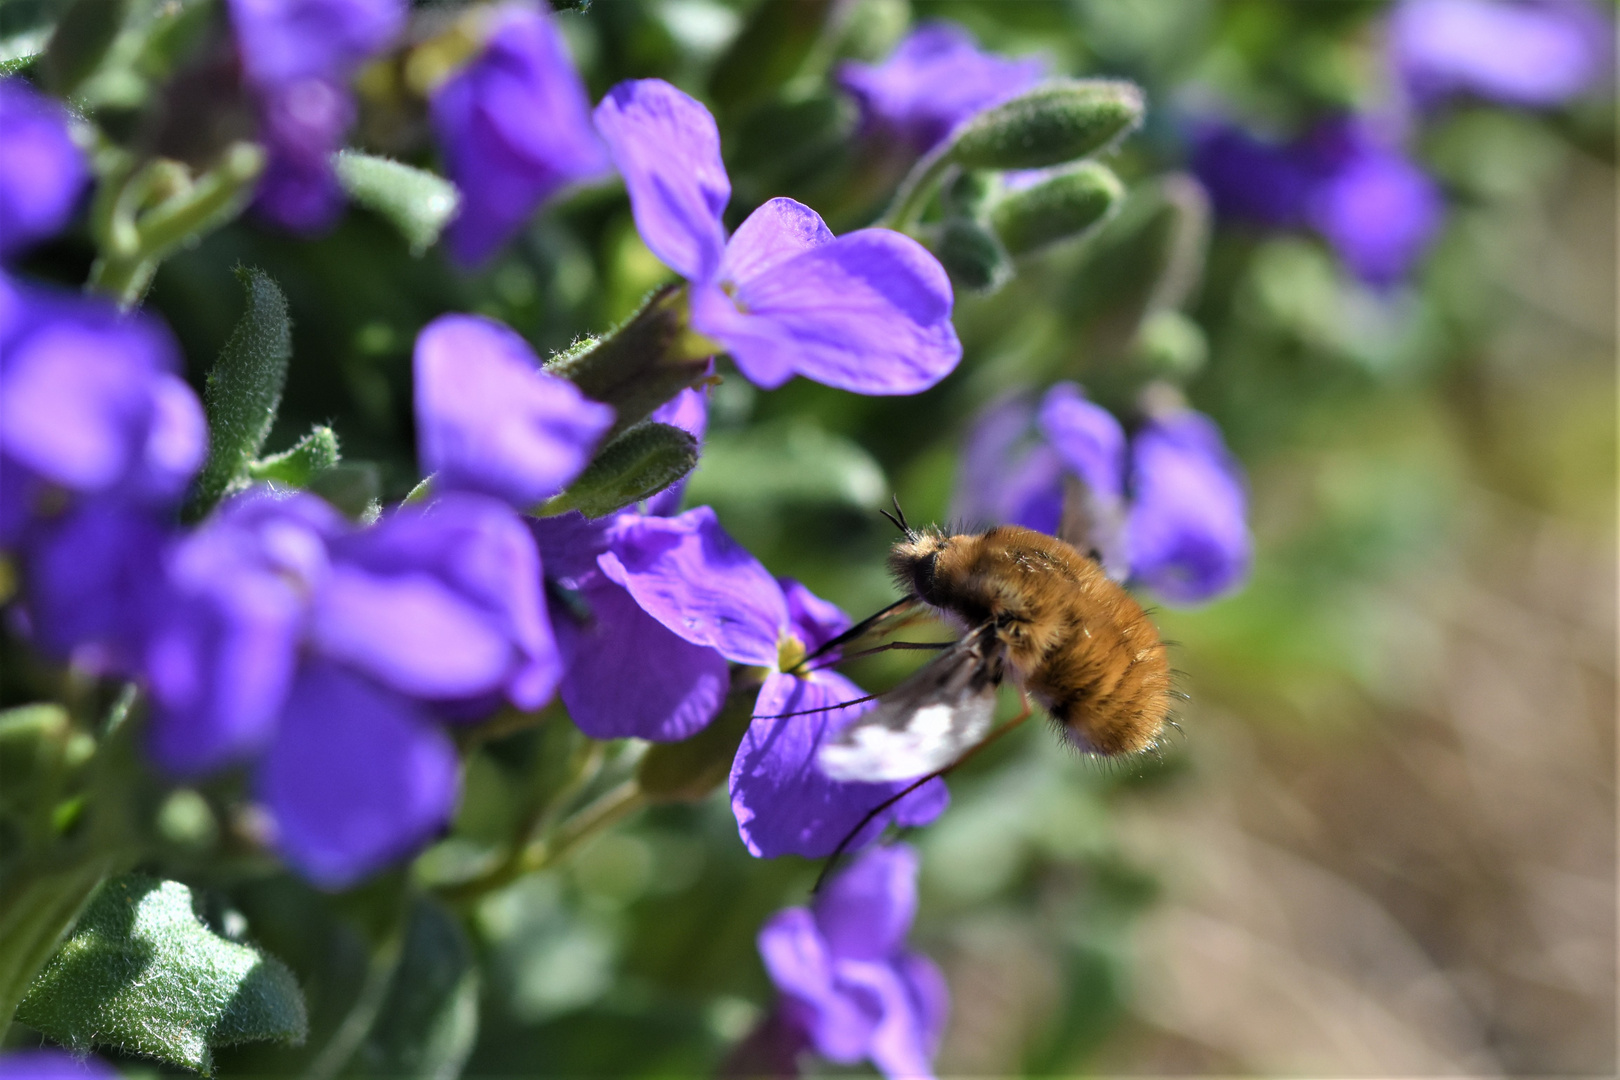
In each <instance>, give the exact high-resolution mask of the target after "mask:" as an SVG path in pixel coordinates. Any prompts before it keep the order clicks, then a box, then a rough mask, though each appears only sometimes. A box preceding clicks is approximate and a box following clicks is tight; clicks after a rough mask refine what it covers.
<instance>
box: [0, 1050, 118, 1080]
mask: <svg viewBox="0 0 1620 1080" xmlns="http://www.w3.org/2000/svg"><path fill="white" fill-rule="evenodd" d="M117 1078H118V1073H117V1072H116V1071H114V1069H113V1068H112V1066H110V1065H108V1064H107V1063H106V1062H104V1061H102V1060H101V1059H100V1058H94V1057H75V1056H74V1055H72V1054H70V1053H68V1052H67V1051H66V1050H52V1049H44V1048H42V1049H39V1050H13V1051H12V1052H11V1053H9V1054H6V1055H5V1056H3V1057H0V1080H117Z"/></svg>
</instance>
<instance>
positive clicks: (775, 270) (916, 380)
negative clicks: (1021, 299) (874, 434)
mask: <svg viewBox="0 0 1620 1080" xmlns="http://www.w3.org/2000/svg"><path fill="white" fill-rule="evenodd" d="M952 299H953V298H952V294H951V284H950V280H949V278H947V277H946V275H945V271H944V269H943V268H942V267H941V266H940V265H939V262H938V261H937V260H936V259H935V258H934V257H933V256H932V255H930V254H929V253H928V251H927V250H926V249H925V248H923V246H922V245H921V244H919V243H917V242H916V241H915V240H912V239H911V238H910V237H907V236H902V235H901V234H900V233H897V232H893V231H891V230H888V229H862V230H860V231H858V232H853V233H849V234H848V235H846V236H840V237H838V238H837V239H835V240H833V241H831V242H828V243H825V244H822V245H820V246H818V247H812V248H809V249H808V250H806V251H804V252H801V253H800V254H798V255H796V256H793V257H791V258H787V259H783V260H781V261H779V262H775V263H773V264H771V265H769V267H768V268H767V269H765V270H764V271H763V272H761V273H759V274H758V275H756V276H754V277H751V278H748V279H747V280H744V281H738V282H736V294H735V302H733V301H732V299H731V298H728V297H727V296H726V294H725V293H723V292H721V291H720V290H718V289H712V288H711V289H694V290H693V293H692V325H693V326H694V327H695V328H696V329H698V330H700V331H702V332H703V333H705V334H708V335H709V336H710V337H713V338H714V339H715V340H717V341H719V342H721V343H722V344H724V345H725V346H726V349H727V350H728V351H729V352H730V353H731V355H732V357H733V359H734V360H736V362H737V367H738V369H739V370H740V371H742V373H743V374H744V375H745V376H747V377H748V379H749V380H750V381H752V382H754V383H755V384H757V385H759V386H763V387H766V388H772V387H776V386H780V385H781V384H782V383H784V382H786V381H787V379H788V378H790V377H791V376H792V375H793V374H799V375H803V376H805V377H806V378H809V379H813V380H815V381H816V382H820V383H825V384H826V385H828V386H835V387H838V388H839V389H842V390H850V391H853V392H855V393H860V394H913V393H917V392H918V391H921V390H926V389H927V388H928V387H930V386H933V385H934V384H935V383H937V382H939V380H940V379H943V378H944V377H945V376H946V375H948V374H950V372H951V371H952V370H953V369H954V368H955V367H956V364H957V361H958V360H960V359H961V357H962V346H961V343H960V342H959V341H957V338H956V330H955V328H954V327H953V326H952V325H951V305H952Z"/></svg>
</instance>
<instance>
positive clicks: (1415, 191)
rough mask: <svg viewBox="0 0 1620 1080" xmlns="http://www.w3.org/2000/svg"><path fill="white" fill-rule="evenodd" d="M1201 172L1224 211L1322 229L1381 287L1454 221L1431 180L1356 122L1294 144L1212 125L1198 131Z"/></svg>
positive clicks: (1338, 122)
mask: <svg viewBox="0 0 1620 1080" xmlns="http://www.w3.org/2000/svg"><path fill="white" fill-rule="evenodd" d="M1193 168H1194V171H1196V172H1197V174H1198V177H1199V179H1200V180H1201V181H1203V183H1204V186H1205V187H1206V188H1207V189H1208V190H1209V193H1210V196H1211V199H1212V200H1213V202H1214V204H1215V209H1216V212H1217V213H1218V214H1221V215H1223V216H1225V217H1229V218H1232V219H1235V220H1240V221H1250V222H1254V223H1256V224H1260V225H1264V226H1268V227H1272V228H1311V229H1314V230H1315V231H1317V232H1318V233H1320V234H1321V235H1322V236H1323V237H1324V238H1325V239H1326V240H1327V241H1328V242H1329V243H1330V244H1332V245H1333V247H1334V249H1335V250H1336V251H1337V252H1338V253H1339V256H1340V257H1341V258H1342V259H1343V260H1344V262H1345V265H1346V266H1348V267H1349V269H1350V270H1351V271H1352V272H1353V273H1354V274H1355V275H1356V276H1357V277H1359V278H1361V279H1362V280H1363V281H1365V282H1367V283H1369V284H1372V285H1380V286H1384V285H1391V284H1394V283H1396V282H1399V281H1400V280H1402V279H1403V278H1405V277H1406V276H1407V274H1409V273H1410V272H1411V269H1412V267H1413V266H1415V265H1416V264H1417V262H1418V261H1419V260H1420V259H1421V258H1422V257H1423V255H1424V254H1425V253H1426V252H1427V251H1428V249H1429V246H1430V245H1431V244H1432V243H1433V241H1434V238H1435V236H1436V234H1437V233H1438V232H1439V229H1440V225H1441V223H1442V221H1443V219H1444V216H1445V203H1444V200H1443V198H1442V197H1441V194H1440V189H1439V187H1438V186H1437V185H1436V184H1435V182H1434V181H1433V180H1432V179H1431V178H1430V177H1429V176H1428V174H1426V173H1425V172H1424V171H1423V170H1422V169H1421V168H1419V167H1418V166H1417V165H1416V164H1415V163H1413V162H1412V160H1411V159H1410V158H1408V157H1406V156H1405V155H1404V154H1403V153H1401V152H1400V150H1398V149H1397V148H1395V147H1394V146H1393V145H1391V144H1390V143H1389V142H1388V141H1387V140H1385V139H1383V138H1381V137H1380V136H1379V134H1378V133H1377V132H1376V131H1375V130H1374V129H1373V127H1372V126H1371V125H1370V124H1368V123H1366V122H1364V121H1360V120H1357V119H1354V118H1347V117H1341V118H1338V119H1334V120H1329V121H1326V122H1324V123H1322V124H1320V125H1318V126H1317V127H1316V128H1315V129H1314V130H1312V131H1311V132H1310V134H1309V135H1307V136H1306V137H1304V138H1302V139H1299V140H1296V141H1294V142H1290V143H1274V142H1268V141H1266V140H1264V139H1261V138H1258V137H1256V136H1253V135H1251V134H1249V133H1248V132H1246V131H1243V130H1242V129H1240V128H1237V127H1234V126H1231V125H1228V124H1224V123H1209V124H1205V125H1204V126H1203V127H1202V128H1201V129H1200V130H1199V131H1197V132H1196V133H1195V135H1194V140H1193Z"/></svg>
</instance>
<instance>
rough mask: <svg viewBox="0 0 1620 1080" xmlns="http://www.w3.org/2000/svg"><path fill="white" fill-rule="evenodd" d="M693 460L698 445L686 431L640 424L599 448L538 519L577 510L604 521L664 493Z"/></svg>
mask: <svg viewBox="0 0 1620 1080" xmlns="http://www.w3.org/2000/svg"><path fill="white" fill-rule="evenodd" d="M697 460H698V441H697V439H695V438H693V437H692V435H691V433H690V432H686V431H682V430H681V429H680V428H678V427H675V426H673V425H671V424H658V423H647V424H638V425H637V426H635V427H633V428H631V429H630V430H629V431H626V432H625V433H624V434H623V435H620V436H619V437H618V438H617V439H614V440H613V441H612V442H610V443H608V444H607V446H605V447H603V448H602V450H601V451H599V452H598V453H597V455H596V457H595V459H594V460H592V462H591V463H590V464H589V465H587V466H586V467H585V471H584V472H583V473H581V474H580V475H579V479H577V480H575V481H574V482H573V483H572V484H570V485H568V489H567V490H566V491H564V492H563V493H562V494H561V495H558V496H557V497H556V498H553V499H548V500H547V501H546V503H545V504H544V506H542V507H541V509H540V514H541V516H543V517H549V516H551V515H553V514H562V513H566V512H568V511H569V510H578V511H580V512H581V513H582V514H584V515H585V516H586V517H588V518H599V517H606V516H607V515H609V514H611V513H613V512H614V511H615V510H622V509H624V508H625V507H626V506H629V505H631V504H632V503H636V502H640V501H641V500H642V499H645V498H649V497H650V496H653V495H656V494H658V493H659V492H660V491H663V490H664V489H665V488H667V487H669V486H670V485H671V484H673V483H675V482H676V481H677V480H679V479H680V478H681V477H683V476H685V475H686V474H687V473H689V472H691V471H692V467H693V466H695V465H696V464H697Z"/></svg>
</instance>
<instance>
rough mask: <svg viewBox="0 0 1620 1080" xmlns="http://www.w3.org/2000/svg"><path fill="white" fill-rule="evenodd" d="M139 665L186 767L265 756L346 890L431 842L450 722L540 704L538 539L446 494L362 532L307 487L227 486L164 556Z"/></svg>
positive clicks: (305, 845)
mask: <svg viewBox="0 0 1620 1080" xmlns="http://www.w3.org/2000/svg"><path fill="white" fill-rule="evenodd" d="M163 569H164V575H163V576H164V581H165V586H166V587H165V589H164V592H163V593H162V594H161V595H160V596H159V597H158V598H157V599H158V604H157V605H156V606H155V609H154V610H153V611H152V612H151V614H150V615H149V620H150V629H149V630H148V631H147V634H146V638H147V642H146V652H145V656H144V658H143V664H142V668H143V671H144V672H145V681H146V683H147V686H148V689H149V691H150V693H151V698H152V716H151V731H150V748H151V751H152V754H153V756H154V757H155V758H156V760H157V762H158V763H159V765H161V766H162V767H164V768H165V769H166V770H167V771H169V772H171V773H173V774H176V775H182V776H184V775H197V774H201V773H205V772H209V771H212V770H214V769H217V768H219V767H221V766H223V765H226V764H229V763H232V762H236V761H241V760H244V759H246V760H252V761H255V762H256V769H255V775H256V778H257V780H256V786H257V790H258V793H259V795H260V797H261V798H262V799H263V800H264V802H265V805H266V806H267V807H268V808H269V810H270V813H271V815H272V817H273V819H274V821H275V825H276V844H277V846H278V847H279V849H280V850H281V852H282V854H283V856H284V857H285V858H286V859H287V860H288V861H289V862H291V863H292V864H293V865H294V866H296V867H297V868H298V869H300V870H301V871H302V872H303V873H304V874H305V875H306V876H308V877H309V878H311V879H312V880H313V881H315V882H316V883H318V884H321V885H325V886H329V887H340V886H343V885H346V884H349V883H351V882H353V881H355V880H358V879H359V878H360V877H363V876H364V875H366V874H368V873H370V872H372V871H374V870H376V869H378V868H380V867H382V866H384V865H386V864H387V863H389V862H391V861H393V860H394V859H396V858H398V857H400V856H401V855H404V854H406V853H408V852H409V851H411V850H413V849H414V848H416V847H417V846H419V845H420V844H421V843H422V842H423V841H425V840H426V839H427V838H428V837H430V836H431V835H432V834H433V833H434V832H436V831H437V830H438V829H439V828H441V827H442V826H443V825H444V824H445V823H446V822H447V821H448V820H449V817H450V813H451V812H452V810H453V809H454V807H455V801H456V796H457V792H458V781H457V762H456V755H455V751H454V748H453V746H452V745H451V743H450V741H449V739H448V738H447V737H446V735H445V734H444V733H443V731H442V730H441V727H440V721H442V720H444V719H449V718H458V717H461V716H464V715H466V714H467V713H468V712H469V706H471V707H472V710H473V711H478V710H481V711H482V712H487V711H488V710H489V708H491V707H493V705H494V704H495V703H497V702H499V701H500V700H503V699H504V700H507V701H511V702H512V703H513V704H515V705H518V706H519V707H522V708H537V707H539V706H540V705H542V704H544V703H545V701H546V700H548V699H549V698H550V696H551V695H552V693H553V691H554V690H555V687H556V684H557V681H558V679H559V678H560V675H561V665H560V661H559V659H558V656H557V650H556V646H555V643H554V641H553V639H552V637H551V632H550V624H549V622H548V620H547V618H546V612H545V603H544V598H543V596H542V594H541V590H540V562H539V556H538V553H537V550H536V548H535V545H534V541H533V538H532V537H531V536H530V535H529V532H528V530H527V529H526V528H525V526H524V525H523V522H522V521H521V519H520V518H519V517H518V516H517V514H516V513H514V512H513V511H512V510H511V508H510V507H508V506H506V505H505V504H504V503H501V502H499V501H497V500H495V499H490V498H487V497H485V496H481V495H474V494H469V493H458V492H452V493H448V494H445V495H442V496H440V497H439V498H438V499H436V500H435V501H434V502H432V503H430V504H428V505H426V506H417V505H413V506H405V507H400V508H398V509H396V510H394V511H392V512H391V513H389V514H387V515H385V516H384V517H383V519H382V520H381V521H379V522H378V523H377V524H375V525H373V526H370V527H368V528H357V527H355V526H353V525H351V524H350V523H349V522H347V521H346V520H344V519H343V518H341V517H340V516H338V515H337V514H336V513H335V512H334V511H333V510H332V509H331V508H330V507H328V506H327V505H326V504H324V503H322V502H320V501H319V500H318V499H315V498H314V497H312V496H309V495H304V494H298V493H294V494H291V495H278V494H276V493H274V492H271V491H268V490H266V489H262V488H261V489H254V490H252V491H249V492H247V493H244V494H243V495H240V496H237V497H235V498H233V499H231V500H228V501H227V502H226V503H225V504H224V505H223V506H222V507H221V508H220V509H219V510H218V511H217V512H216V513H215V514H214V515H213V516H212V517H211V518H210V519H209V520H208V521H207V522H205V523H204V524H203V525H202V526H201V527H200V528H199V529H197V530H196V531H195V532H193V533H191V534H189V535H187V536H185V537H183V538H181V539H179V540H177V541H176V542H174V543H173V544H172V545H171V546H170V547H169V549H168V550H167V552H166V553H165V557H164V561H163Z"/></svg>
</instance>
